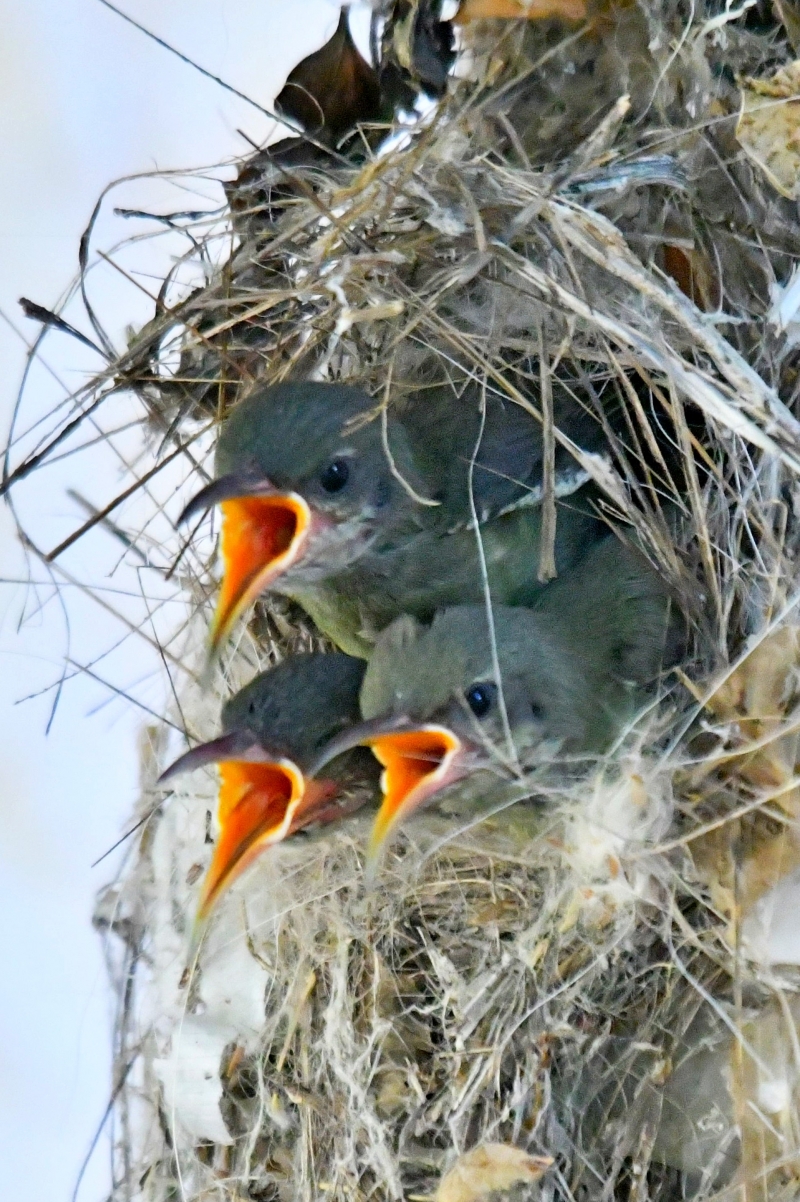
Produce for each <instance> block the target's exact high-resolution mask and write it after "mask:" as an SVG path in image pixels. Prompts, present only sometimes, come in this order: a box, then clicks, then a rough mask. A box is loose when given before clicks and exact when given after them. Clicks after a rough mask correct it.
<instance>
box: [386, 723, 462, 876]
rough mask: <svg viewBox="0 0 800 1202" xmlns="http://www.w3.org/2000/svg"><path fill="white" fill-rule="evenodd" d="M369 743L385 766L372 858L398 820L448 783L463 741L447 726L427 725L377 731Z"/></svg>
mask: <svg viewBox="0 0 800 1202" xmlns="http://www.w3.org/2000/svg"><path fill="white" fill-rule="evenodd" d="M369 746H370V747H371V748H372V751H373V753H374V754H375V756H376V757H377V758H378V760H379V761H380V762H381V763H382V764H383V766H384V773H383V776H382V777H381V788H382V789H383V803H382V805H381V808H380V810H379V811H378V816H377V818H376V819H375V825H374V827H373V829H372V837H371V839H370V852H369V854H370V858H372V857H374V855H375V854H376V853H377V852H378V851H379V850H380V847H381V846H382V844H383V843H384V841H385V839H386V836H387V835H388V834H389V832H390V830H391V829H392V827H393V826H395V825H396V823H398V822H399V821H400V820H401V819H402V818H403V817H404V816H405V815H406V814H408V813H410V811H411V810H414V809H416V808H417V806H420V805H422V803H423V802H424V801H425V800H426V799H427V798H428V797H430V796H431V795H432V794H433V793H435V792H436V791H437V790H438V789H440V788H442V787H443V786H444V785H445V784H447V783H448V779H447V778H448V772H449V769H450V766H451V763H452V760H453V757H454V756H455V755H456V753H457V752H458V751H459V749H460V747H461V741H460V740H459V739H458V738H457V737H456V736H455V735H454V734H453V733H452V732H451V731H449V730H447V729H446V727H443V726H427V727H426V726H423V727H420V728H419V729H418V730H410V731H395V732H393V733H390V734H385V735H376V737H375V738H374V739H370V740H369Z"/></svg>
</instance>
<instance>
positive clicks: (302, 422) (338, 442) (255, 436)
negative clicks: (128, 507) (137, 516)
mask: <svg viewBox="0 0 800 1202" xmlns="http://www.w3.org/2000/svg"><path fill="white" fill-rule="evenodd" d="M387 439H388V446H389V448H390V454H389V455H387V450H386V446H385V445H384V437H383V429H382V424H381V422H380V420H379V419H378V408H377V407H376V404H375V402H374V401H373V400H372V399H371V398H370V397H369V396H367V394H366V393H365V392H363V391H362V390H361V389H359V388H354V387H349V386H346V385H340V384H323V383H315V382H312V381H298V382H294V383H287V384H280V385H276V386H274V387H272V388H261V389H258V390H256V391H255V392H253V393H251V395H250V396H249V397H247V398H245V400H243V401H241V402H240V404H239V405H237V406H236V408H235V409H234V410H233V412H232V414H231V416H230V417H229V418H228V419H227V421H226V422H225V424H224V425H223V427H222V431H221V433H220V437H219V443H218V446H217V456H216V466H215V479H214V480H213V481H212V482H211V484H209V485H208V486H207V487H206V488H204V489H203V490H202V491H201V492H200V493H198V494H197V496H195V497H194V498H193V500H192V501H190V503H189V505H188V506H187V507H186V509H185V510H184V512H183V514H182V515H181V520H183V521H185V520H186V519H187V518H189V517H191V516H192V515H193V514H196V513H198V512H200V511H202V510H204V509H207V508H209V507H210V506H212V505H219V506H220V507H221V510H222V559H223V579H222V587H221V591H220V597H219V603H218V607H217V612H216V616H215V619H214V623H213V626H212V630H211V644H212V649H214V648H216V647H217V646H218V645H219V644H220V643H222V642H223V641H224V639H225V638H226V636H227V634H228V633H229V631H230V629H231V627H232V626H233V624H234V622H235V621H236V619H237V617H238V616H239V615H240V614H241V613H242V612H243V611H244V609H246V607H247V606H248V605H249V604H250V603H251V602H252V601H254V600H255V598H256V597H257V596H258V595H259V594H260V593H262V592H264V591H266V590H268V589H270V588H275V589H277V590H279V591H283V592H287V593H291V592H292V588H293V586H294V587H297V586H308V585H313V584H314V582H316V581H319V580H322V579H325V578H329V577H331V576H334V575H336V574H337V573H339V572H341V571H342V570H343V569H345V568H346V567H348V566H349V565H350V564H352V563H354V562H355V561H356V560H357V559H359V558H360V557H361V556H362V555H363V554H364V553H365V552H366V551H367V550H368V549H369V548H370V547H371V546H372V545H373V543H374V541H375V539H376V538H378V537H379V536H380V535H381V534H382V533H385V532H387V531H388V530H390V529H391V527H392V524H393V523H396V522H398V521H402V520H405V519H406V517H407V511H408V509H409V506H413V502H412V501H411V499H410V496H409V494H408V492H407V491H406V490H404V489H403V487H402V485H401V484H400V483H399V482H398V479H397V476H398V475H400V474H402V476H403V477H404V478H406V479H408V480H409V482H410V483H411V485H412V488H413V486H414V485H415V484H417V485H419V482H418V481H417V480H416V478H415V470H414V467H413V464H412V462H411V455H410V451H409V450H408V447H407V443H406V438H405V434H404V431H403V428H402V426H401V425H400V424H399V423H397V422H392V423H388V432H387ZM393 467H394V471H393Z"/></svg>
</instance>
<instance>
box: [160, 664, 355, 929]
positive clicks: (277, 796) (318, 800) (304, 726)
mask: <svg viewBox="0 0 800 1202" xmlns="http://www.w3.org/2000/svg"><path fill="white" fill-rule="evenodd" d="M364 670H365V665H364V662H363V660H358V659H354V658H353V657H352V656H349V655H342V654H338V653H337V654H332V655H298V656H295V657H294V658H292V659H287V660H284V662H283V663H281V664H279V665H278V666H277V667H276V668H273V669H271V670H269V671H267V672H262V673H261V674H260V675H259V676H257V677H255V679H254V680H252V681H251V682H250V684H249V685H246V686H245V688H243V689H241V690H240V691H239V692H238V693H237V694H236V695H235V696H234V697H232V698H231V699H230V701H228V702H227V703H226V705H225V706H224V708H223V711H222V726H223V731H224V733H223V734H222V735H221V736H220V737H219V738H217V739H213V740H211V742H209V743H201V744H200V745H199V746H197V747H193V748H192V749H191V750H190V751H187V752H186V753H185V754H184V755H182V756H181V757H180V759H178V760H176V761H175V763H174V764H172V765H171V766H170V767H169V768H167V770H166V771H165V772H164V773H163V774H162V776H161V778H160V779H161V781H162V782H166V781H168V780H170V779H172V778H173V777H174V776H177V775H178V774H179V773H182V772H189V771H192V770H193V769H195V768H200V767H202V766H204V765H207V764H215V765H216V766H217V768H218V771H219V781H220V784H219V801H218V809H217V816H218V822H219V837H218V839H217V843H216V846H215V848H214V854H213V857H212V860H211V865H210V867H209V869H208V873H207V874H206V878H205V881H204V883H203V887H202V890H201V895H200V902H199V906H198V912H197V919H198V923H200V924H202V923H204V922H205V920H206V919H207V918H208V916H209V914H210V912H211V910H212V908H213V906H214V905H215V903H216V902H217V900H218V899H219V898H220V896H221V895H222V894H223V893H224V892H225V891H226V890H227V888H228V887H229V886H230V885H231V884H232V883H233V881H235V880H236V879H237V877H239V876H240V875H241V874H242V873H243V872H244V870H245V869H246V868H247V867H248V866H249V865H250V864H252V863H253V862H254V860H255V859H256V858H257V857H258V856H259V855H260V854H261V853H262V852H263V851H264V850H265V849H266V848H267V847H270V846H273V845H274V844H276V843H280V842H281V841H282V840H283V839H285V838H286V837H287V836H288V835H290V834H292V832H293V831H295V830H298V829H300V828H301V827H304V826H308V825H309V824H310V823H312V822H314V821H318V820H320V818H321V816H322V815H323V812H325V811H326V810H327V807H328V804H329V803H330V802H332V800H333V799H334V798H335V796H336V794H337V793H338V791H339V789H340V787H341V773H338V774H337V773H336V772H334V773H333V774H330V773H329V774H326V775H325V776H324V777H321V778H319V779H317V778H316V777H314V776H312V775H311V774H310V773H309V772H308V771H307V769H308V765H309V761H310V759H311V758H312V757H313V756H314V755H315V754H316V752H317V751H318V749H319V747H320V746H322V745H323V744H324V743H325V742H326V741H327V740H330V739H331V738H332V737H334V736H335V735H336V733H337V732H338V731H339V730H341V728H342V727H343V726H346V725H347V724H348V723H352V722H353V721H354V720H355V719H356V718H357V717H358V691H359V686H360V684H361V681H362V678H363V675H364ZM329 812H330V813H331V814H333V815H335V814H336V810H335V808H333V809H332V810H330V811H329Z"/></svg>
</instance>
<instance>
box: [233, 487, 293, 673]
mask: <svg viewBox="0 0 800 1202" xmlns="http://www.w3.org/2000/svg"><path fill="white" fill-rule="evenodd" d="M221 508H222V562H223V576H222V588H221V589H220V594H219V600H218V602H217V611H216V613H215V614H214V620H213V622H212V624H211V631H210V642H211V648H212V650H216V648H217V647H218V646H219V645H220V644H221V643H223V642H224V641H225V640H226V639H227V637H228V635H229V634H230V632H231V629H232V628H233V626H234V623H235V622H236V620H237V618H238V617H239V616H240V615H241V614H242V613H243V611H244V610H245V609H247V607H248V606H249V605H251V604H252V603H253V601H255V599H256V597H258V596H259V595H260V594H261V593H263V592H264V590H265V589H267V588H269V586H270V584H272V582H273V581H274V580H276V579H277V578H278V576H280V575H281V573H282V572H285V571H286V569H287V568H288V567H289V566H290V565H291V564H292V563H294V562H295V560H296V559H297V558H298V557H299V555H300V554H301V552H302V548H303V544H304V542H305V540H306V536H307V534H308V531H309V527H310V526H311V510H310V509H309V507H308V505H307V504H306V502H305V501H304V500H303V498H302V497H301V496H299V495H298V494H297V493H275V494H274V495H272V496H267V497H237V498H235V499H232V500H229V501H223V502H222V506H221Z"/></svg>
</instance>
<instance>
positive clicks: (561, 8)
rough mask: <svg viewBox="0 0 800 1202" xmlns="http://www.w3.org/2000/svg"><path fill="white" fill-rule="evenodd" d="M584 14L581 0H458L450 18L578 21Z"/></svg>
mask: <svg viewBox="0 0 800 1202" xmlns="http://www.w3.org/2000/svg"><path fill="white" fill-rule="evenodd" d="M585 16H586V2H585V0H461V4H460V6H459V9H458V12H457V13H456V15H455V17H454V22H455V24H456V25H468V24H469V22H470V21H483V20H486V19H487V18H499V19H500V20H503V21H511V20H515V19H518V18H523V19H525V20H528V21H543V20H545V19H546V18H549V17H562V18H563V19H564V20H565V21H582V20H583V19H584V18H585Z"/></svg>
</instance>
